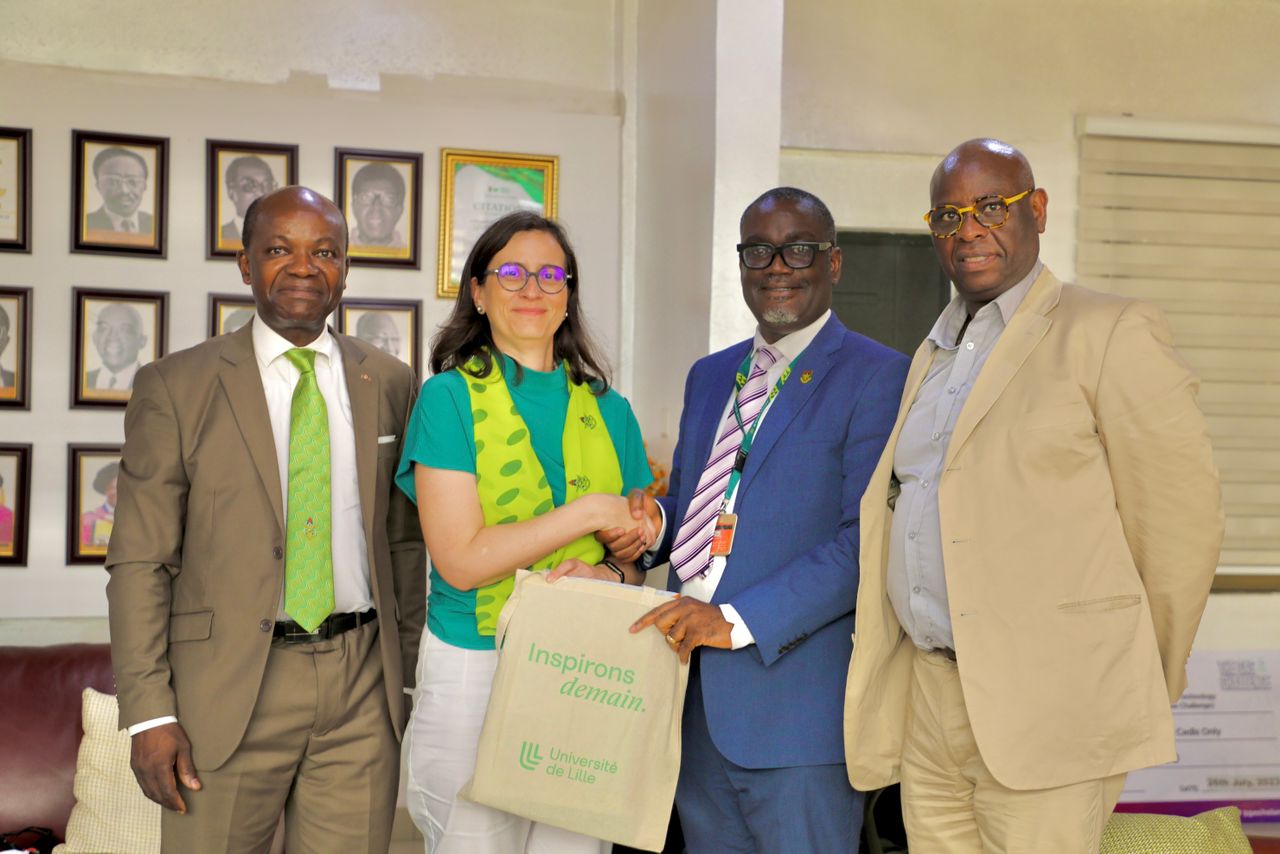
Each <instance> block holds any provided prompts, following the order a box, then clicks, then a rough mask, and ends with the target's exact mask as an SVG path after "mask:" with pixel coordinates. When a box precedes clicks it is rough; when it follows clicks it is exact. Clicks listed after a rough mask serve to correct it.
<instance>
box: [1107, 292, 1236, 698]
mask: <svg viewBox="0 0 1280 854" xmlns="http://www.w3.org/2000/svg"><path fill="white" fill-rule="evenodd" d="M1097 388H1098V393H1097V402H1096V409H1097V417H1098V430H1099V433H1100V434H1101V437H1102V441H1103V443H1104V445H1105V447H1106V449H1107V457H1108V464H1109V466H1110V469H1111V479H1112V482H1113V484H1114V487H1115V495H1116V505H1117V508H1118V510H1119V513H1120V519H1121V522H1122V523H1123V525H1124V531H1125V537H1126V539H1127V540H1128V543H1129V549H1130V551H1131V552H1132V554H1133V559H1134V562H1135V563H1136V564H1137V567H1138V573H1139V574H1140V575H1141V577H1142V583H1143V586H1144V587H1145V588H1146V591H1147V599H1148V602H1149V604H1150V608H1151V614H1152V618H1153V620H1154V622H1155V630H1156V640H1157V642H1158V644H1159V647H1160V656H1161V659H1162V662H1163V666H1164V674H1165V682H1166V683H1167V685H1168V688H1169V699H1170V702H1173V701H1175V700H1177V698H1178V697H1179V696H1181V694H1182V691H1183V689H1184V688H1185V687H1186V662H1187V656H1188V655H1189V654H1190V653H1191V645H1192V642H1193V641H1194V640H1195V636H1196V629H1197V628H1198V627H1199V625H1200V617H1201V615H1202V614H1203V613H1204V608H1205V604H1206V602H1207V600H1208V597H1209V588H1210V586H1211V585H1212V583H1213V577H1214V573H1215V572H1216V571H1217V566H1218V554H1219V550H1220V549H1221V547H1222V536H1223V529H1224V519H1223V511H1222V490H1221V487H1220V486H1219V483H1218V471H1217V468H1216V466H1215V465H1214V462H1213V451H1212V448H1211V447H1210V444H1209V433H1208V428H1207V426H1206V424H1205V419H1204V416H1203V415H1202V414H1201V412H1200V408H1199V406H1198V404H1197V403H1196V392H1197V390H1198V389H1199V381H1198V380H1197V379H1196V377H1195V376H1194V375H1193V374H1192V373H1191V371H1190V369H1189V368H1188V367H1187V365H1186V364H1185V363H1184V362H1183V361H1182V359H1181V357H1180V356H1179V355H1178V354H1177V353H1176V352H1175V351H1174V348H1173V335H1172V333H1171V332H1170V330H1169V325H1168V323H1167V321H1166V320H1165V319H1164V316H1163V315H1162V314H1161V313H1160V312H1159V310H1158V309H1156V308H1154V307H1153V306H1150V305H1147V304H1144V303H1130V304H1128V305H1127V306H1126V307H1125V309H1124V310H1123V311H1122V312H1121V314H1120V317H1119V319H1118V320H1117V322H1116V325H1115V327H1114V329H1113V330H1112V333H1111V337H1110V340H1109V341H1108V343H1107V349H1106V353H1105V356H1104V359H1103V364H1102V371H1101V375H1100V376H1099V378H1098V386H1097Z"/></svg>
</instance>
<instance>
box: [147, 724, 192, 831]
mask: <svg viewBox="0 0 1280 854" xmlns="http://www.w3.org/2000/svg"><path fill="white" fill-rule="evenodd" d="M132 742H133V743H132V749H131V751H130V753H131V755H130V757H129V765H130V767H132V768H133V776H135V777H137V778H138V785H139V786H141V787H142V793H143V794H144V795H146V796H147V797H148V798H150V799H151V800H153V801H155V802H156V803H158V804H159V805H160V806H162V807H164V808H165V809H168V810H174V811H176V812H180V813H185V812H186V811H187V802H186V801H184V800H183V799H182V795H181V794H179V793H178V785H177V784H178V783H179V782H181V783H182V785H184V786H186V787H187V788H188V789H190V790H192V791H193V792H198V791H200V780H199V779H198V778H197V777H196V766H195V764H194V763H192V761H191V742H190V741H188V740H187V733H186V731H184V730H183V729H182V727H181V726H180V725H178V724H176V723H174V724H161V725H160V726H158V727H153V728H151V729H146V730H143V731H142V732H140V733H138V734H137V735H135V736H133V739H132ZM175 772H176V778H175Z"/></svg>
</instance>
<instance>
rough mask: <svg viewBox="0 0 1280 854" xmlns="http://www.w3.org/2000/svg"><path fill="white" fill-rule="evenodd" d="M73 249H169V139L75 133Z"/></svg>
mask: <svg viewBox="0 0 1280 854" xmlns="http://www.w3.org/2000/svg"><path fill="white" fill-rule="evenodd" d="M72 134H73V136H74V140H73V169H74V176H75V178H74V179H75V181H76V183H77V186H78V187H79V188H80V189H79V192H78V193H77V194H76V214H75V222H74V229H75V234H74V235H73V250H74V251H77V252H97V251H108V252H111V251H120V252H139V253H142V254H152V255H160V256H161V257H163V255H164V252H165V240H164V206H165V205H164V202H165V183H166V177H167V173H168V162H167V161H168V147H169V141H168V140H167V139H160V138H155V137H122V136H112V135H107V134H91V133H87V132H85V131H73V132H72Z"/></svg>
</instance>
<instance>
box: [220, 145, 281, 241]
mask: <svg viewBox="0 0 1280 854" xmlns="http://www.w3.org/2000/svg"><path fill="white" fill-rule="evenodd" d="M205 174H206V176H207V179H208V191H207V194H208V199H209V216H208V219H207V221H206V222H207V226H206V229H207V231H208V252H207V257H209V258H234V257H236V253H237V252H239V251H240V249H241V248H242V247H243V246H244V244H243V243H242V242H241V240H240V231H241V229H243V227H244V214H245V211H247V210H248V209H249V205H250V204H252V203H253V200H254V199H256V198H258V197H259V196H265V195H266V194H267V193H270V192H271V191H273V190H276V189H279V188H280V187H287V186H290V185H291V184H296V183H298V146H296V145H277V144H275V143H268V142H231V141H228V140H224V139H210V140H206V141H205Z"/></svg>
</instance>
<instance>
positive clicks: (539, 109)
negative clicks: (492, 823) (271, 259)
mask: <svg viewBox="0 0 1280 854" xmlns="http://www.w3.org/2000/svg"><path fill="white" fill-rule="evenodd" d="M293 5H296V4H286V3H284V2H279V0H275V1H274V2H273V0H267V1H266V2H260V3H256V4H254V5H253V6H252V7H250V6H249V4H247V3H241V4H232V5H229V6H225V7H218V9H219V15H214V14H212V13H211V10H212V8H213V7H209V6H208V5H207V4H196V3H168V4H159V3H140V2H133V3H128V2H119V3H114V4H112V5H111V7H110V12H111V14H110V15H107V14H106V13H105V12H104V9H105V8H106V7H105V6H104V5H97V6H96V7H95V9H96V14H86V13H85V8H86V7H85V5H84V4H83V3H74V2H57V1H56V0H51V2H48V3H43V2H42V3H39V4H17V3H10V2H7V0H0V9H2V10H3V12H2V13H0V18H3V19H4V20H5V25H6V26H5V28H3V30H0V104H3V105H4V106H3V110H2V112H0V119H2V120H3V123H4V124H7V125H13V126H18V127H30V128H33V129H34V139H33V149H34V154H35V157H34V174H33V185H34V191H35V192H34V206H33V213H34V219H33V224H32V225H33V228H32V233H33V242H34V251H33V253H32V254H31V255H16V254H7V253H4V254H0V283H4V284H13V285H25V286H31V287H33V288H34V297H33V304H34V323H33V326H34V328H35V329H36V334H35V336H33V350H32V367H33V375H32V385H33V394H32V400H33V403H32V408H31V411H30V412H10V411H4V412H0V441H23V442H33V443H34V445H35V447H34V472H33V478H32V480H33V489H32V504H31V519H32V527H31V542H30V549H29V561H28V563H29V566H28V567H27V568H0V617H9V616H18V615H25V616H34V617H42V618H58V617H88V618H96V617H99V616H101V615H102V614H105V613H106V601H105V597H104V595H103V588H104V586H105V583H106V573H105V572H103V571H102V569H101V568H100V567H96V566H76V567H69V566H67V565H66V564H65V545H64V543H65V529H66V505H65V490H66V445H67V444H68V443H74V442H93V441H100V442H118V441H122V439H123V430H122V410H105V411H104V410H98V411H95V410H88V409H70V408H69V400H68V394H69V386H70V371H71V362H70V343H69V341H70V336H71V289H72V287H74V286H82V287H101V288H118V289H126V290H128V289H138V290H163V291H168V292H169V294H170V303H169V307H170V325H169V350H170V352H172V351H174V350H177V349H181V348H183V347H188V346H191V345H193V344H195V343H198V342H199V341H201V340H203V339H204V336H205V330H206V327H207V317H206V302H207V295H208V294H209V293H210V292H232V293H235V292H237V291H243V292H245V293H247V288H245V286H244V285H242V284H241V283H240V279H239V275H238V273H237V271H236V269H235V265H234V264H233V263H231V262H229V261H222V260H219V261H207V260H205V257H204V255H205V248H204V247H205V207H206V199H205V140H206V138H222V139H239V140H248V141H271V142H285V143H297V144H298V145H299V146H300V154H299V160H300V162H299V179H300V182H301V183H303V184H305V185H308V186H311V187H313V188H315V189H317V190H319V191H320V192H322V193H325V194H327V195H331V194H332V190H333V187H332V184H333V148H334V147H335V146H340V147H360V148H385V149H393V150H402V151H421V152H423V155H424V169H423V182H422V192H423V207H422V211H421V220H422V242H421V252H422V262H423V268H422V270H421V271H409V270H395V269H378V268H370V267H355V268H353V269H352V271H351V274H350V276H349V278H348V293H349V294H350V295H352V296H362V297H387V298H415V299H421V300H423V304H424V317H423V327H424V337H425V338H429V337H430V335H431V332H432V330H433V328H434V327H435V326H436V324H437V323H439V322H440V321H441V320H443V319H444V317H445V316H446V315H447V312H448V310H449V308H450V306H451V302H445V301H441V300H437V299H436V297H435V282H436V274H435V258H436V248H437V236H436V235H437V228H438V205H439V152H440V149H441V148H442V147H450V148H477V149H492V150H500V151H516V152H530V153H547V154H558V155H559V156H560V191H559V213H560V217H561V219H562V220H563V221H564V222H565V223H566V225H567V226H568V228H569V230H570V234H571V237H572V239H573V240H574V243H575V248H576V249H577V251H578V257H579V262H580V265H581V268H582V270H583V285H584V290H583V300H584V304H585V306H586V308H587V313H588V316H589V319H590V321H591V323H592V324H593V327H594V330H595V332H596V333H597V335H598V337H599V340H600V341H601V342H602V344H603V345H604V346H605V349H606V351H607V352H608V354H609V356H610V358H611V359H612V360H613V361H614V362H615V363H616V362H617V360H618V356H619V351H618V349H617V342H618V340H619V319H620V315H621V306H620V303H619V297H618V288H617V276H618V270H619V268H620V265H621V260H620V256H619V251H620V250H619V210H620V207H621V205H620V201H619V184H620V154H619V150H620V146H619V140H620V128H621V103H620V101H619V99H618V98H617V96H616V95H615V94H614V91H613V90H614V78H615V65H614V58H613V51H614V30H613V17H612V16H613V4H612V3H597V2H594V0H581V1H580V2H569V0H564V2H549V3H539V4H536V12H535V4H527V3H523V2H515V0H508V2H498V0H485V2H480V3H469V4H452V3H446V2H434V3H430V4H423V3H416V2H415V3H410V2H403V3H385V4H382V7H381V9H379V10H375V12H374V13H367V12H366V10H365V9H364V8H363V7H362V8H361V11H360V14H359V15H351V14H350V10H351V8H352V7H350V5H349V4H338V3H332V2H330V3H317V4H309V6H308V12H307V16H306V19H305V20H301V19H298V18H297V17H296V15H295V16H294V17H291V18H289V19H288V20H285V13H286V12H287V11H288V7H289V6H293ZM238 7H243V8H240V9H239V11H238V12H237V8H238ZM224 10H225V14H223V11H224ZM251 10H252V11H253V12H254V14H256V15H257V16H258V17H257V18H256V19H257V20H259V21H262V20H268V21H271V20H274V21H276V23H277V24H279V26H276V25H272V26H268V27H245V26H244V25H243V23H244V21H245V19H246V18H247V17H250V15H249V13H250V11H251ZM463 10H466V11H463ZM340 13H341V14H340ZM151 15H157V16H159V17H157V18H155V19H154V20H153V19H152V18H151V17H150V16H151ZM344 16H345V17H344ZM495 21H502V22H504V23H503V26H502V27H495V26H494V23H495ZM549 48H550V49H549ZM504 51H506V52H507V53H506V54H505V55H504ZM32 62H45V63H50V64H48V65H35V64H31V63H32ZM60 66H61V67H60ZM72 66H76V67H72ZM85 69H95V70H85ZM97 69H102V70H97ZM291 70H292V71H294V72H296V71H299V70H302V71H306V72H312V73H306V74H299V73H294V74H292V76H290V71H291ZM125 71H127V72H134V71H146V72H150V73H147V74H137V73H122V72H125ZM402 71H408V72H412V73H413V74H416V75H424V76H416V77H408V76H396V74H398V73H399V72H402ZM393 72H395V73H396V74H393ZM352 74H357V75H358V76H361V79H362V80H364V81H365V82H366V83H369V82H370V81H372V82H374V83H376V84H377V88H376V89H375V90H371V91H352V90H336V89H333V88H331V86H330V85H329V80H330V79H332V78H333V77H339V78H342V79H344V80H347V81H348V82H350V78H351V76H352ZM429 74H435V75H436V76H435V77H434V78H430V79H428V78H427V77H426V76H425V75H429ZM320 75H325V76H320ZM369 75H377V77H376V79H375V78H374V77H371V76H369ZM508 76H509V77H510V78H519V79H508ZM286 78H287V79H286ZM241 80H257V81H267V82H261V83H245V82H232V81H241ZM72 128H78V129H88V130H99V131H110V132H119V133H137V134H148V135H156V136H166V137H169V138H170V173H169V176H170V189H169V208H170V213H169V217H170V218H169V246H168V258H167V260H157V259H150V258H128V257H115V256H102V255H84V254H72V253H70V252H69V251H68V246H69V223H70V212H69V210H68V204H69V199H70V197H71V188H70V182H71V176H70V165H71V152H70V139H71V130H72ZM36 625H37V627H38V628H39V630H40V632H41V633H43V635H42V636H59V637H61V636H64V635H65V634H66V633H70V634H76V633H82V632H83V631H89V632H90V633H92V632H96V631H97V628H96V627H97V626H98V625H99V624H98V623H97V622H94V621H90V622H87V623H83V624H77V626H78V628H77V627H76V626H71V625H70V624H60V623H57V622H48V621H44V622H41V623H39V624H36ZM59 626H62V628H59ZM85 626H88V627H90V628H88V629H85V628H84V627H85ZM20 631H27V629H21V630H20ZM0 634H11V633H3V632H0ZM4 639H5V640H13V638H12V637H5V638H4Z"/></svg>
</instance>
